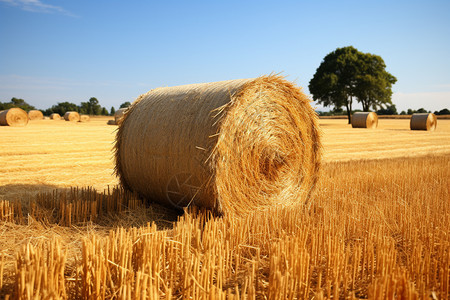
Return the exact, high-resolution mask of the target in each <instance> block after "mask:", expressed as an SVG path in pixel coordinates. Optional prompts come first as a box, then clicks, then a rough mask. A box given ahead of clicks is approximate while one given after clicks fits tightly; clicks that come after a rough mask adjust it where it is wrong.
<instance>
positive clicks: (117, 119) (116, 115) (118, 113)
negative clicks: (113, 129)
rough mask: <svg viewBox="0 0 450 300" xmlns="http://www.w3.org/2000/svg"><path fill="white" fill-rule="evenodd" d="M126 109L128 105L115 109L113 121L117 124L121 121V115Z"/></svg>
mask: <svg viewBox="0 0 450 300" xmlns="http://www.w3.org/2000/svg"><path fill="white" fill-rule="evenodd" d="M127 109H128V107H127V108H121V109H118V110H117V111H116V113H115V114H114V121H115V122H116V125H119V124H120V123H121V122H122V119H123V116H124V114H125V111H126V110H127Z"/></svg>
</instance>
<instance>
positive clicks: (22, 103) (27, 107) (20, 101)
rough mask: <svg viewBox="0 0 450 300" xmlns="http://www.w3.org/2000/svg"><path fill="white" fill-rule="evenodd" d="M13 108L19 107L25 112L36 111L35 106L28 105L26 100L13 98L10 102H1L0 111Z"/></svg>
mask: <svg viewBox="0 0 450 300" xmlns="http://www.w3.org/2000/svg"><path fill="white" fill-rule="evenodd" d="M13 107H18V108H21V109H23V110H25V111H30V110H33V109H36V108H35V107H34V106H32V105H30V104H28V103H27V102H26V101H25V100H23V99H19V98H16V97H13V98H12V99H11V101H10V102H5V103H2V102H0V110H5V109H10V108H13Z"/></svg>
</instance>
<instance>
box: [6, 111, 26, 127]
mask: <svg viewBox="0 0 450 300" xmlns="http://www.w3.org/2000/svg"><path fill="white" fill-rule="evenodd" d="M27 124H28V114H27V113H26V111H24V110H23V109H21V108H18V107H15V108H10V109H7V110H2V111H0V125H2V126H25V125H27Z"/></svg>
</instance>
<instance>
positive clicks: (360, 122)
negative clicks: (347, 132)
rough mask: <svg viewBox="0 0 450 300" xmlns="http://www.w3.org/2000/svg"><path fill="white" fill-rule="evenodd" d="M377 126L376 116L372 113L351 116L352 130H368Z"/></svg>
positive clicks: (357, 113) (358, 113)
mask: <svg viewBox="0 0 450 300" xmlns="http://www.w3.org/2000/svg"><path fill="white" fill-rule="evenodd" d="M377 126H378V115H377V114H376V113H374V112H356V113H354V114H353V116H352V127H353V128H370V129H374V128H377Z"/></svg>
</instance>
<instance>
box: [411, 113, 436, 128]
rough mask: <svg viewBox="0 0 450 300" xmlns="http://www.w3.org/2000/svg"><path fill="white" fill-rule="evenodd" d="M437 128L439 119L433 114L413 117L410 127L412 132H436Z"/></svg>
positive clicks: (414, 115)
mask: <svg viewBox="0 0 450 300" xmlns="http://www.w3.org/2000/svg"><path fill="white" fill-rule="evenodd" d="M436 126H437V118H436V115H435V114H432V113H416V114H413V115H412V116H411V121H410V122H409V127H410V128H411V130H428V131H434V130H435V129H436Z"/></svg>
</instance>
